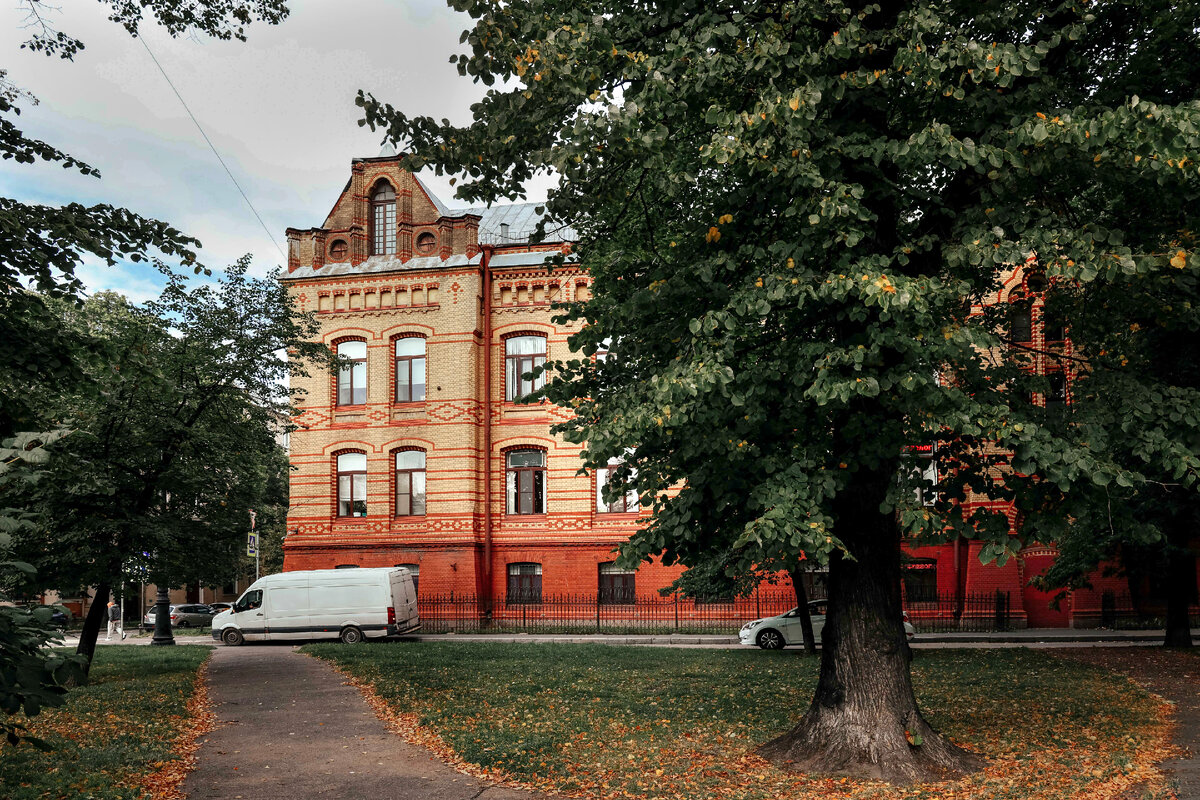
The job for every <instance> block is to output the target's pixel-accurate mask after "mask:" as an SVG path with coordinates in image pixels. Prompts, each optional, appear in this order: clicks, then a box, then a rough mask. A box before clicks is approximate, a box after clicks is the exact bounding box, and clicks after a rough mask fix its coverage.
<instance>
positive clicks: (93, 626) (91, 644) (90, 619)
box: [75, 583, 109, 675]
mask: <svg viewBox="0 0 1200 800" xmlns="http://www.w3.org/2000/svg"><path fill="white" fill-rule="evenodd" d="M108 595H109V586H108V584H107V583H100V584H99V585H98V586H97V587H96V596H95V597H94V598H92V605H91V608H89V609H88V613H87V616H85V617H84V618H83V630H81V631H80V632H79V646H78V647H76V648H75V652H76V653H77V654H78V655H81V656H84V657H85V658H86V659H87V663H86V664H85V665H84V667H83V671H84V674H85V675H86V674H88V673H90V672H91V670H92V657H93V656H95V655H96V640H97V639H98V638H99V637H100V628H102V627H104V626H105V625H107V624H108Z"/></svg>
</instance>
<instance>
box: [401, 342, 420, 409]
mask: <svg viewBox="0 0 1200 800" xmlns="http://www.w3.org/2000/svg"><path fill="white" fill-rule="evenodd" d="M424 400H425V340H424V339H422V338H421V337H419V336H407V337H405V338H403V339H397V340H396V402H397V403H420V402H423V401H424Z"/></svg>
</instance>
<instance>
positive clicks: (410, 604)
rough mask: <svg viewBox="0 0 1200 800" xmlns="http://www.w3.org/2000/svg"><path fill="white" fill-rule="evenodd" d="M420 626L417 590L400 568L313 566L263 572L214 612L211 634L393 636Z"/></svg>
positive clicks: (241, 638) (231, 640) (233, 637)
mask: <svg viewBox="0 0 1200 800" xmlns="http://www.w3.org/2000/svg"><path fill="white" fill-rule="evenodd" d="M419 627H420V623H419V620H418V618H417V592H416V589H414V588H413V579H412V575H410V574H409V572H408V570H407V569H404V568H403V567H385V568H381V569H363V568H355V569H314V570H306V571H296V572H281V573H279V574H278V575H265V576H263V577H262V578H259V579H258V580H256V581H255V582H254V583H252V584H251V585H250V588H249V589H247V590H246V591H245V592H244V593H243V594H242V596H241V597H239V598H238V601H237V602H236V603H234V604H233V608H231V609H229V610H228V611H222V612H221V613H220V614H217V615H216V616H215V617H213V620H212V635H213V638H214V639H217V640H218V641H222V642H224V643H225V644H228V645H239V644H241V643H242V642H245V641H271V642H278V641H284V640H298V639H341V640H342V641H343V642H345V643H346V644H354V643H357V642H361V641H362V640H363V638H365V637H370V638H377V637H383V636H396V635H398V634H401V633H408V632H410V631H414V630H416V629H417V628H419Z"/></svg>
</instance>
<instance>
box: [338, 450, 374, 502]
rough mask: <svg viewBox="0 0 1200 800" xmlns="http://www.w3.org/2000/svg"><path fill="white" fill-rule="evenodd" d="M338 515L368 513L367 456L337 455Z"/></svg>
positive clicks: (359, 454)
mask: <svg viewBox="0 0 1200 800" xmlns="http://www.w3.org/2000/svg"><path fill="white" fill-rule="evenodd" d="M337 484H338V512H337V513H338V516H339V517H365V516H366V515H367V456H366V454H365V453H343V454H342V455H340V456H338V457H337Z"/></svg>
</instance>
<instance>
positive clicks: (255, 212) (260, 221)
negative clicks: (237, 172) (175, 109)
mask: <svg viewBox="0 0 1200 800" xmlns="http://www.w3.org/2000/svg"><path fill="white" fill-rule="evenodd" d="M138 41H140V42H141V43H142V47H144V48H146V52H147V53H149V54H150V60H151V61H153V62H154V66H156V67H158V71H159V72H161V73H162V76H163V79H164V80H166V82H167V85H168V86H170V87H171V91H172V92H174V93H175V96H176V97H178V98H179V104H180V105H181V106H183V110H184V111H186V112H187V115H188V116H189V117H191V119H192V122H193V123H195V125H196V130H198V131H200V135H201V136H203V137H204V141H205V142H207V143H208V149H209V150H212V152H213V155H214V156H216V157H217V161H219V162H221V167H222V168H224V170H225V174H226V175H228V176H229V180H231V181H233V185H234V186H235V187H236V188H237V190H238V194H240V195H241V196H242V199H243V200H245V201H246V205H247V206H249V207H250V213H252V214H253V215H254V218H255V219H257V220H258V224H259V225H261V226H262V229H263V232H264V233H266V234H267V238H268V239H270V240H271V244H273V245H275V249H276V250H278V251H279V255H280V257H281V258H282V259H283V261H284V263H285V264H286V263H287V254H286V253H284V252H283V248H282V247H280V246H279V242H278V240H276V239H275V237H274V236H273V235H272V234H271V229H270V228H268V227H267V223H265V222H263V218H262V217H261V216H259V213H258V209H256V208H255V207H254V203H251V202H250V198H249V197H247V196H246V192H245V191H243V190H242V187H241V184H239V183H238V182H237V178H235V177H233V173H232V172H230V170H229V166H228V165H227V164H226V163H225V159H223V158H221V154H220V153H218V152H217V148H216V147H214V146H213V143H212V140H211V139H209V138H208V134H207V133H205V132H204V127H203V126H202V125H201V124H200V120H198V119H196V115H195V114H193V113H192V110H191V109H190V108H188V104H187V102H186V101H185V100H184V99H183V95H181V94H180V93H179V90H178V89H176V88H175V84H174V83H173V82H172V81H171V76H169V75H168V74H167V71H166V70H165V69H163V66H162V64H160V63H158V59H157V58H155V57H154V52H153V51H152V50H151V49H150V45H148V44H146V37H145V36H138Z"/></svg>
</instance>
